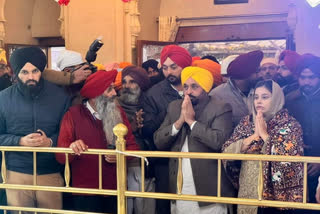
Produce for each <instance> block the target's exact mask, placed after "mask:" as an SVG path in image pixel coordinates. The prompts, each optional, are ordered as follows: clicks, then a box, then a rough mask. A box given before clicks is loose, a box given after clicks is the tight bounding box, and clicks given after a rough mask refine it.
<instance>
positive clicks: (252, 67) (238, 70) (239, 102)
mask: <svg viewBox="0 0 320 214" xmlns="http://www.w3.org/2000/svg"><path fill="white" fill-rule="evenodd" d="M262 58H263V53H262V51H252V52H249V53H246V54H242V55H239V56H238V57H236V58H235V59H234V60H233V61H232V62H231V63H230V64H229V66H228V68H227V76H229V77H230V78H229V80H228V82H226V83H224V84H222V85H220V86H218V87H217V88H214V89H213V90H212V91H211V92H210V95H211V96H213V97H219V98H220V99H222V100H223V101H224V102H226V103H229V104H230V105H231V106H232V121H233V127H236V126H237V125H238V123H239V122H240V120H241V119H242V118H243V117H244V116H246V115H248V114H249V112H250V109H249V107H250V106H248V101H249V100H250V99H252V96H253V92H252V89H253V88H254V86H255V84H256V82H257V72H258V69H259V66H260V62H261V60H262Z"/></svg>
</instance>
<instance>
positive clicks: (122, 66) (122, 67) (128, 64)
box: [119, 62, 132, 69]
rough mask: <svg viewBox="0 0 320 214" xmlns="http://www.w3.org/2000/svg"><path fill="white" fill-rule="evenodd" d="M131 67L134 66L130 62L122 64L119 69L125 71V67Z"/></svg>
mask: <svg viewBox="0 0 320 214" xmlns="http://www.w3.org/2000/svg"><path fill="white" fill-rule="evenodd" d="M131 65H132V63H130V62H120V63H119V68H121V69H124V68H125V67H127V66H131Z"/></svg>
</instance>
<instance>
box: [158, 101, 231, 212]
mask: <svg viewBox="0 0 320 214" xmlns="http://www.w3.org/2000/svg"><path fill="white" fill-rule="evenodd" d="M181 104H182V100H176V101H173V102H172V103H170V104H169V107H168V113H167V115H166V118H165V120H164V122H163V123H162V125H161V127H160V128H159V129H158V131H157V132H156V133H155V135H154V142H155V145H156V146H157V148H158V149H159V150H165V151H175V152H180V151H181V149H182V146H183V144H184V142H185V139H186V137H188V150H189V151H190V152H205V153H220V152H221V147H222V145H223V143H224V142H225V141H226V140H227V139H228V137H229V136H230V134H231V132H232V122H231V118H232V111H231V106H230V105H229V104H225V103H222V102H221V101H219V100H218V99H216V98H213V97H210V100H209V102H208V104H207V105H206V106H205V108H204V109H203V111H202V112H201V114H199V116H198V118H196V121H197V123H196V124H195V125H194V126H193V129H192V130H190V128H189V126H188V125H187V124H184V125H183V127H182V128H181V130H180V131H179V133H178V134H177V135H175V136H171V133H172V126H173V124H174V122H175V121H177V120H178V118H179V116H180V112H181ZM217 165H218V162H217V160H201V159H191V167H192V173H193V177H194V182H195V187H196V192H197V194H198V195H206V196H216V195H217V172H218V167H217ZM177 172H178V161H177V159H173V158H171V159H170V162H169V188H170V192H172V193H176V190H177ZM221 176H222V177H221V194H222V196H233V195H234V189H233V187H232V184H231V183H230V181H229V180H228V179H227V176H226V174H225V172H224V170H223V169H222V175H221ZM199 205H200V206H205V205H208V204H207V203H203V202H199Z"/></svg>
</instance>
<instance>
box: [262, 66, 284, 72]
mask: <svg viewBox="0 0 320 214" xmlns="http://www.w3.org/2000/svg"><path fill="white" fill-rule="evenodd" d="M278 69H279V66H275V65H271V66H266V67H260V68H259V69H258V71H259V72H265V71H267V70H270V71H276V70H278Z"/></svg>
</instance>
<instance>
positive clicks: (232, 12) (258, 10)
mask: <svg viewBox="0 0 320 214" xmlns="http://www.w3.org/2000/svg"><path fill="white" fill-rule="evenodd" d="M288 2H289V0H249V3H247V4H225V5H214V4H213V0H197V1H196V4H195V1H194V0H161V6H160V16H178V17H179V18H187V17H208V16H237V15H251V14H270V13H283V12H287V11H288ZM177 8H179V10H177ZM234 21H235V22H236V21H237V20H234Z"/></svg>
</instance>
